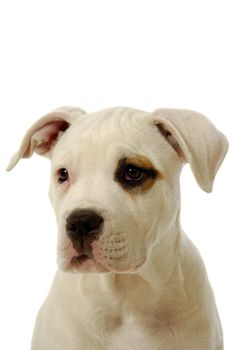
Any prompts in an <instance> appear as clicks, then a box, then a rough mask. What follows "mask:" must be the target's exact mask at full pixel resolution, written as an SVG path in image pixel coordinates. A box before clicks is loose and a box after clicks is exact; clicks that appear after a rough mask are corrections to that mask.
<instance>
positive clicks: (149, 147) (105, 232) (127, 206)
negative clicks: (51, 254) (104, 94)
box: [50, 108, 181, 272]
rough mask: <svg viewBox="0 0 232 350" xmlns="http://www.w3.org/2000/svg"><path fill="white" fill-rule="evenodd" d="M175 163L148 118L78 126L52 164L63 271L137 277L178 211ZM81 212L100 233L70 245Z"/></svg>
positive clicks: (116, 116) (111, 118)
mask: <svg viewBox="0 0 232 350" xmlns="http://www.w3.org/2000/svg"><path fill="white" fill-rule="evenodd" d="M177 160H178V155H177V153H176V152H175V150H173V148H171V147H170V146H169V145H168V143H167V142H166V141H165V140H164V138H163V135H162V134H161V133H160V131H159V128H158V127H155V126H154V124H153V123H152V121H150V120H148V119H147V118H144V112H140V111H135V110H129V109H126V110H125V109H120V108H117V109H112V110H105V111H102V112H100V113H99V112H98V113H96V114H87V115H85V116H83V117H82V118H80V119H79V120H78V121H76V122H75V123H73V124H72V126H71V127H70V128H69V129H68V130H67V131H66V132H65V134H64V135H63V136H62V138H61V139H60V140H59V142H58V143H57V145H56V146H55V147H54V150H53V153H52V157H51V161H52V170H51V184H50V199H51V202H52V205H53V207H54V210H55V213H56V217H57V223H58V248H57V253H58V257H57V261H58V265H59V268H60V269H61V270H63V271H69V270H72V271H76V270H78V271H81V272H107V271H115V272H134V271H137V270H138V269H139V268H140V267H141V266H142V265H143V264H145V263H146V261H147V259H148V258H149V254H150V252H151V249H152V247H153V245H154V244H156V243H157V241H158V240H159V239H160V238H161V236H162V234H163V232H165V229H166V227H167V226H168V225H169V223H170V221H172V220H173V218H175V216H176V215H177V212H178V210H179V186H178V177H179V176H178V175H179V172H180V168H181V164H180V162H179V161H177ZM83 210H85V212H87V213H88V212H89V211H91V212H92V213H93V212H94V213H97V215H98V217H100V218H101V225H100V227H98V230H97V233H96V232H94V230H92V231H91V233H89V232H88V233H87V234H86V233H85V232H84V233H81V236H80V235H79V236H78V237H74V238H73V239H72V237H71V236H70V235H69V234H68V233H69V232H68V231H69V226H70V225H69V224H68V222H69V220H70V217H73V213H75V212H81V213H83ZM90 219H91V218H90ZM75 220H76V219H75ZM78 220H79V221H82V224H83V215H82V216H81V219H78ZM78 220H76V221H75V225H76V224H78V225H79V221H78ZM87 222H88V219H87ZM84 225H85V223H84ZM71 226H72V227H73V222H71ZM82 226H83V225H82ZM70 237H71V238H70Z"/></svg>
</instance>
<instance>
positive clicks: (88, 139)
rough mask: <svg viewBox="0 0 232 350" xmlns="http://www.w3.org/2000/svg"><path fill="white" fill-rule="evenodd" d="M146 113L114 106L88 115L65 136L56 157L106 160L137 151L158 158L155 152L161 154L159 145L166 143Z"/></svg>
mask: <svg viewBox="0 0 232 350" xmlns="http://www.w3.org/2000/svg"><path fill="white" fill-rule="evenodd" d="M146 114H147V113H146V112H143V111H139V110H134V109H129V108H113V109H108V110H103V111H100V112H96V113H90V114H87V115H84V116H82V117H80V118H79V119H77V121H75V122H74V123H73V124H72V126H71V127H70V128H69V129H68V130H67V131H66V132H65V134H64V135H63V136H62V137H61V139H60V141H59V142H58V144H57V146H56V147H55V149H54V154H53V160H54V161H55V162H57V161H63V160H64V159H66V160H68V159H72V161H73V160H74V159H75V160H76V161H79V162H80V161H81V160H82V161H83V160H85V161H88V160H90V159H91V160H93V159H97V160H98V161H99V160H103V161H104V160H106V159H108V158H111V159H119V158H120V157H130V156H131V157H133V156H134V155H135V154H142V155H144V156H147V157H151V158H153V159H154V157H155V154H158V153H160V152H159V151H158V149H157V148H159V147H160V142H161V146H162V140H161V137H160V135H159V133H158V131H157V130H156V128H155V127H154V126H153V125H152V123H151V122H149V121H148V120H146V118H145V116H146ZM157 138H158V142H156V141H155V139H157ZM154 151H155V152H154ZM155 158H156V157H155ZM155 160H156V162H159V159H155Z"/></svg>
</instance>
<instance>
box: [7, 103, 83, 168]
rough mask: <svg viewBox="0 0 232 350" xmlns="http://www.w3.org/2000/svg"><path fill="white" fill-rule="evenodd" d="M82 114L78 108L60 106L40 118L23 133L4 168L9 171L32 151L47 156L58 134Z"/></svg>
mask: <svg viewBox="0 0 232 350" xmlns="http://www.w3.org/2000/svg"><path fill="white" fill-rule="evenodd" d="M83 114H86V112H84V111H83V110H82V109H80V108H76V107H60V108H58V109H55V110H54V111H52V112H50V113H48V114H46V115H45V116H44V117H42V118H40V119H39V120H38V121H37V122H35V123H34V124H33V125H32V126H31V127H30V129H29V130H28V131H27V133H26V134H25V136H24V138H23V141H22V143H21V146H20V148H19V150H18V152H17V153H16V154H15V155H14V156H13V157H12V158H11V160H10V164H9V165H8V167H7V169H6V170H7V171H10V170H11V169H13V168H14V166H15V165H16V164H17V163H18V161H19V160H20V159H21V158H29V157H31V156H32V154H33V153H34V152H35V153H37V154H40V155H44V156H46V157H48V158H49V157H50V155H51V151H52V149H53V147H54V145H55V144H56V143H57V141H58V140H59V138H60V136H61V135H62V134H63V133H64V132H65V131H66V130H67V129H68V128H69V127H70V125H72V123H73V122H74V121H76V120H77V119H78V117H80V116H81V115H83Z"/></svg>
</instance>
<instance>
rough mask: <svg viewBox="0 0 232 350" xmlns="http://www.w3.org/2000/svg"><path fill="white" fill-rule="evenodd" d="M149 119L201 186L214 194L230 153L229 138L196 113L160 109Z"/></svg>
mask: <svg viewBox="0 0 232 350" xmlns="http://www.w3.org/2000/svg"><path fill="white" fill-rule="evenodd" d="M150 117H151V120H152V123H154V124H155V125H156V127H157V128H158V130H159V132H160V133H161V135H162V136H163V137H164V138H165V139H166V141H167V142H168V143H169V144H170V146H172V148H173V149H174V150H175V152H176V153H177V154H178V155H179V159H180V160H182V161H183V162H188V163H189V164H190V167H191V169H192V171H193V174H194V176H195V178H196V181H197V182H198V184H199V186H200V187H201V188H202V189H203V190H204V191H206V192H211V191H212V187H213V181H214V178H215V175H216V173H217V171H218V169H219V167H220V165H221V163H222V161H223V159H224V157H225V155H226V152H227V150H228V141H227V139H226V137H225V136H224V135H223V134H222V133H221V132H220V131H219V130H217V129H216V127H215V126H214V125H213V124H212V123H211V122H210V121H209V120H208V119H207V118H206V117H205V116H203V115H202V114H199V113H197V112H193V111H189V110H183V109H159V110H156V111H155V112H154V113H151V114H150Z"/></svg>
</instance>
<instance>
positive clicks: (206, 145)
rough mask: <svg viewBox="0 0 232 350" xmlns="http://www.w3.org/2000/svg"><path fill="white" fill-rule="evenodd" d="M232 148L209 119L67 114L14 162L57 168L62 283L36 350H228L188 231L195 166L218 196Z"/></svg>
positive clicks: (178, 113)
mask: <svg viewBox="0 0 232 350" xmlns="http://www.w3.org/2000/svg"><path fill="white" fill-rule="evenodd" d="M227 148H228V143H227V140H226V138H225V136H224V135H223V134H221V133H220V132H219V131H218V130H217V129H216V128H215V127H214V126H213V124H212V123H211V122H210V121H209V120H208V119H207V118H206V117H204V116H203V115H201V114H199V113H196V112H192V111H188V110H175V109H160V110H156V111H155V112H153V113H146V112H144V111H139V110H135V109H129V108H112V109H106V110H103V111H100V112H96V113H90V114H88V113H86V112H84V111H83V110H81V109H78V108H72V107H63V108H59V109H57V110H55V111H53V112H51V113H49V114H47V115H46V116H44V117H43V118H42V119H40V120H38V121H37V122H36V123H35V124H34V125H33V126H32V127H31V128H30V129H29V131H28V132H27V133H26V135H25V137H24V139H23V141H22V144H21V147H20V149H19V151H18V152H17V153H16V155H15V156H14V157H13V158H12V160H11V162H10V164H9V167H8V170H11V169H12V168H13V167H14V166H15V165H16V163H17V162H18V161H19V159H20V158H28V157H30V156H31V155H32V154H33V152H36V153H38V154H40V155H44V156H46V157H48V158H50V159H51V165H52V167H51V183H50V192H49V196H50V200H51V203H52V206H53V208H54V210H55V213H56V218H57V224H58V245H57V262H58V267H59V269H58V272H57V273H56V276H55V278H54V281H53V284H52V288H51V290H50V292H49V295H48V297H47V299H46V301H45V302H44V304H43V305H42V308H41V310H40V312H39V314H38V317H37V321H36V325H35V331H34V335H33V340H32V350H131V349H133V350H141V349H144V350H222V349H223V337H222V329H221V325H220V321H219V317H218V312H217V309H216V305H215V300H214V295H213V292H212V289H211V287H210V284H209V281H208V278H207V273H206V271H205V267H204V264H203V262H202V259H201V257H200V255H199V253H198V251H197V249H196V247H195V246H194V245H193V243H192V242H191V241H190V240H189V239H188V238H187V236H186V235H185V233H184V232H183V231H182V229H181V227H180V186H179V176H180V172H181V169H182V167H183V165H184V164H185V163H189V164H190V167H191V169H192V172H193V174H194V176H195V178H196V181H197V182H198V184H199V186H200V187H201V188H202V189H203V190H204V191H206V192H211V190H212V186H213V180H214V177H215V175H216V172H217V170H218V168H219V166H220V165H221V163H222V161H223V159H224V156H225V154H226V152H227Z"/></svg>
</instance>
